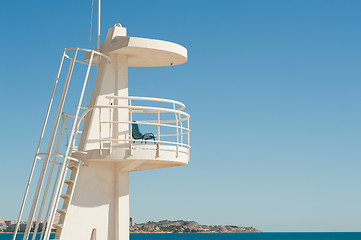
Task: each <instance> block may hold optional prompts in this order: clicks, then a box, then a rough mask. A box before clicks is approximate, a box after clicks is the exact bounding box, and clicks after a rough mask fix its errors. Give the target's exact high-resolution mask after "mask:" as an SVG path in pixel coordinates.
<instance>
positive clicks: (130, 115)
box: [128, 99, 133, 155]
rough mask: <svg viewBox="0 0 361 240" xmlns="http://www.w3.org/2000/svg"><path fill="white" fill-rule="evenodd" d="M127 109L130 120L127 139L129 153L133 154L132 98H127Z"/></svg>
mask: <svg viewBox="0 0 361 240" xmlns="http://www.w3.org/2000/svg"><path fill="white" fill-rule="evenodd" d="M128 110H129V122H130V126H129V129H130V131H129V133H128V139H129V143H130V155H132V154H133V149H132V148H133V141H132V138H133V112H132V100H131V99H128Z"/></svg>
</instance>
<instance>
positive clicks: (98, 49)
mask: <svg viewBox="0 0 361 240" xmlns="http://www.w3.org/2000/svg"><path fill="white" fill-rule="evenodd" d="M99 45H100V0H98V46H97V51H98V52H100V48H99Z"/></svg>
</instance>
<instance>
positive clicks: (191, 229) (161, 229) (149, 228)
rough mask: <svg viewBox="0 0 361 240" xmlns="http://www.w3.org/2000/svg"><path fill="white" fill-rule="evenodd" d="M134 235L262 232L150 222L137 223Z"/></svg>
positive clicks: (180, 221) (239, 228) (181, 223)
mask: <svg viewBox="0 0 361 240" xmlns="http://www.w3.org/2000/svg"><path fill="white" fill-rule="evenodd" d="M129 230H130V232H132V233H231V232H261V231H260V230H258V229H256V228H254V227H240V226H232V225H226V226H222V225H211V226H208V225H201V224H199V223H197V222H195V221H183V220H178V221H169V220H163V221H159V222H154V221H149V222H147V223H135V224H134V225H133V226H131V227H130V228H129Z"/></svg>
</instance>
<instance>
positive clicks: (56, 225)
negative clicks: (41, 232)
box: [53, 223, 63, 228]
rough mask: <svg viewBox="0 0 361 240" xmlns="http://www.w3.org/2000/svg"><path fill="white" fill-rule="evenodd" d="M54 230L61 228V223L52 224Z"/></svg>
mask: <svg viewBox="0 0 361 240" xmlns="http://www.w3.org/2000/svg"><path fill="white" fill-rule="evenodd" d="M53 227H54V228H63V224H62V223H58V224H53Z"/></svg>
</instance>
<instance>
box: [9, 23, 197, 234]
mask: <svg viewBox="0 0 361 240" xmlns="http://www.w3.org/2000/svg"><path fill="white" fill-rule="evenodd" d="M97 50H98V49H97ZM69 52H72V53H74V55H70V54H69ZM81 53H84V54H83V59H79V56H80V55H81ZM64 59H69V60H70V62H69V63H68V66H69V68H68V72H67V74H66V76H64V81H63V82H64V87H63V89H62V91H61V95H60V93H59V94H58V95H59V97H58V98H59V104H58V106H57V110H56V112H55V113H54V114H53V115H54V116H52V115H51V111H52V110H51V107H52V105H53V102H55V100H54V98H56V96H57V94H56V89H57V88H56V87H57V85H58V83H60V82H61V79H62V78H61V76H62V75H61V72H62V68H63V67H64V66H65V65H66V64H65V63H64V61H65V60H64ZM186 61H187V50H186V49H185V48H184V47H182V46H180V45H178V44H175V43H171V42H167V41H161V40H153V39H146V38H137V37H128V36H127V33H126V28H124V27H122V26H121V25H120V24H116V25H115V26H114V27H112V28H110V29H109V30H108V34H107V36H106V39H105V41H104V42H103V43H102V44H101V45H100V49H99V51H95V50H89V49H81V48H71V49H65V50H64V54H63V57H62V61H61V64H60V67H59V72H58V75H57V78H56V81H55V86H54V90H53V94H52V97H51V101H50V104H49V108H48V111H47V114H46V118H45V122H44V126H43V129H42V133H41V137H40V140H39V146H38V148H37V151H36V154H35V158H34V164H33V168H32V170H31V174H30V178H29V182H28V185H27V188H26V191H25V196H24V200H23V204H22V206H21V210H20V214H19V221H20V219H21V216H22V213H23V210H24V207H25V202H26V198H27V195H28V192H29V187H30V182H31V179H32V178H33V175H34V169H36V168H35V165H36V163H37V162H40V163H41V170H40V173H39V180H38V183H37V185H36V188H35V191H34V192H35V193H34V197H33V202H32V205H31V207H30V213H29V216H28V226H27V229H26V231H25V234H24V238H23V239H24V240H28V239H31V238H32V239H33V240H34V239H35V235H34V237H31V235H30V232H31V230H32V229H33V230H35V233H36V232H39V233H40V232H41V238H42V239H46V240H48V239H52V238H55V239H61V240H74V239H77V240H91V239H98V240H128V239H129V172H132V171H141V170H147V169H156V168H164V167H172V166H183V165H187V164H188V161H189V149H190V145H189V132H190V130H189V115H188V114H187V113H185V112H183V109H184V108H185V106H184V104H183V103H181V102H178V101H174V100H169V99H162V98H153V97H131V96H128V67H160V66H173V65H179V64H182V63H185V62H186ZM63 63H64V64H63ZM77 63H82V64H85V65H86V71H85V77H84V81H83V85H82V88H81V92H80V93H79V95H80V97H79V99H78V98H77V101H76V102H75V104H74V103H69V104H70V105H72V104H73V109H74V105H75V110H74V112H71V113H64V112H63V111H64V110H65V109H66V106H67V104H68V103H67V99H68V98H71V97H69V96H67V94H68V90H69V89H70V88H71V87H69V86H70V80H71V79H72V78H75V77H72V76H73V75H74V74H73V71H75V70H74V66H75V65H77ZM93 65H96V66H97V74H96V80H95V84H94V88H93V90H92V92H91V99H90V103H89V105H88V106H85V107H83V106H82V103H83V98H84V94H85V91H86V88H87V84H88V82H89V81H88V80H89V79H90V78H91V68H92V66H93ZM76 76H77V79H79V77H78V76H79V75H76ZM73 81H75V80H73ZM76 81H78V80H76ZM71 99H74V97H73V98H71ZM69 104H68V105H69ZM49 119H52V120H54V124H53V126H52V128H50V130H51V132H50V134H49V136H48V137H46V139H47V141H48V142H47V145H46V148H45V149H46V150H44V151H43V152H42V151H41V149H42V142H43V139H44V138H45V137H44V134H46V129H47V122H48V120H49ZM62 146H63V147H62ZM35 172H36V171H35ZM32 219H35V223H33V224H32V223H31V222H32ZM41 221H46V222H47V227H46V228H43V229H40V228H39V227H38V226H39V225H40V222H41ZM51 227H53V228H55V229H56V232H55V236H53V235H54V234H51ZM16 234H17V233H15V234H14V239H15V237H16Z"/></svg>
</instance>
